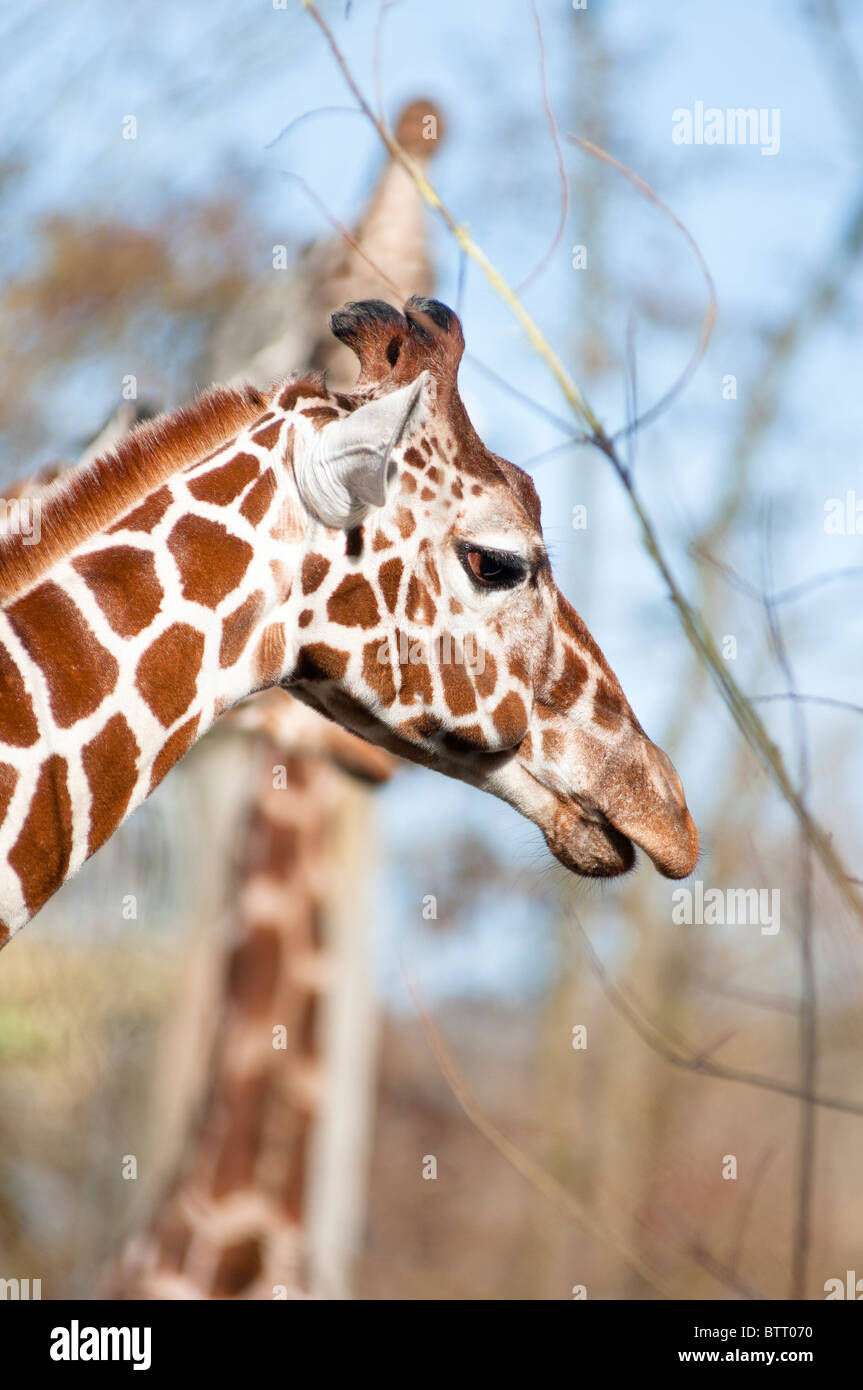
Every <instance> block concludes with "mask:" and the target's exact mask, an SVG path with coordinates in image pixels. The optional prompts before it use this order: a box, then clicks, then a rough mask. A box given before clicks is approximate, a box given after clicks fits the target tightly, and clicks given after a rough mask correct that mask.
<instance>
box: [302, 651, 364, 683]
mask: <svg viewBox="0 0 863 1390" xmlns="http://www.w3.org/2000/svg"><path fill="white" fill-rule="evenodd" d="M349 659H350V658H349V656H348V653H347V652H340V651H338V650H337V648H335V647H330V646H329V645H328V644H327V643H326V642H310V643H309V645H308V646H306V647H301V648H300V650H299V653H298V655H297V664H296V667H295V669H294V671H293V673H292V675H291V679H292V680H294V681H329V680H332V681H340V680H342V679H343V678H344V674H345V672H346V671H347V669H348V661H349Z"/></svg>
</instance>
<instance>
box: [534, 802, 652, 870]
mask: <svg viewBox="0 0 863 1390" xmlns="http://www.w3.org/2000/svg"><path fill="white" fill-rule="evenodd" d="M543 833H544V834H545V842H546V844H547V845H548V847H549V849H550V850H551V852H552V854H553V855H554V857H555V859H557V860H559V861H560V863H561V864H562V865H563V866H564V868H565V869H569V870H570V872H571V873H574V874H579V875H580V876H581V877H582V878H618V877H619V876H620V875H621V874H625V873H628V872H629V870H630V869H631V868H632V867H633V865H634V864H635V846H634V845H633V843H632V841H631V840H628V839H627V838H626V836H625V835H622V834H621V833H620V831H619V830H615V828H614V826H613V825H612V824H611V822H610V821H605V822H600V821H595V820H588V819H587V818H586V817H584V816H581V815H579V814H577V813H575V814H574V813H573V812H572V811H571V810H569V808H567V809H566V811H565V812H564V813H563V814H560V815H559V816H558V817H557V819H556V821H555V824H554V826H553V827H552V828H551V829H550V830H545V831H544V832H543Z"/></svg>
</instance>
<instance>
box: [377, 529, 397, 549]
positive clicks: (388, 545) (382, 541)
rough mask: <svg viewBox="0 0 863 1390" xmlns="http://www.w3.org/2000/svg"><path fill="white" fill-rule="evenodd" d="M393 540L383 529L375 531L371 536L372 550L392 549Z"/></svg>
mask: <svg viewBox="0 0 863 1390" xmlns="http://www.w3.org/2000/svg"><path fill="white" fill-rule="evenodd" d="M393 544H394V542H393V541H391V540H390V538H389V536H385V535H384V533H383V531H375V534H374V535H373V537H372V550H392V548H393Z"/></svg>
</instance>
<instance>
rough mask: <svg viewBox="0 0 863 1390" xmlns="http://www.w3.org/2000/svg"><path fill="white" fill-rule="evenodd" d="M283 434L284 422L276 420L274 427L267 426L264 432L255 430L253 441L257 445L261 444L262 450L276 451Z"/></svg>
mask: <svg viewBox="0 0 863 1390" xmlns="http://www.w3.org/2000/svg"><path fill="white" fill-rule="evenodd" d="M281 433H282V421H281V420H276V421H275V423H274V424H272V425H265V426H264V428H263V429H262V430H255V433H254V434H253V435H252V439H253V440H254V441H255V443H256V444H260V446H261V448H262V449H274V448H275V446H276V445H277V444H278V442H279V436H280V435H281Z"/></svg>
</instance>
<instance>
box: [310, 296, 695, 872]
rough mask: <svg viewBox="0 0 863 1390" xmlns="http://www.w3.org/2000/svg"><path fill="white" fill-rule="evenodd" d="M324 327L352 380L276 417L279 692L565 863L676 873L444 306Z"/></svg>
mask: <svg viewBox="0 0 863 1390" xmlns="http://www.w3.org/2000/svg"><path fill="white" fill-rule="evenodd" d="M332 327H333V331H334V333H335V334H336V336H337V337H338V338H340V339H341V340H342V341H343V342H344V343H346V344H347V345H348V346H350V347H351V348H352V349H353V350H354V352H355V353H356V355H357V356H358V358H359V361H360V375H359V378H358V380H357V383H356V387H355V389H354V392H353V393H352V394H351V395H344V394H338V395H336V394H335V393H329V392H327V391H326V390H325V388H323V387H322V388H321V390H320V394H321V399H320V400H319V401H305V400H303V401H300V402H298V404H299V405H300V406H301V407H303V409H301V410H298V411H296V412H295V413H294V414H293V415H292V417H291V418H292V419H293V421H294V438H293V467H294V476H295V479H296V482H297V487H298V490H299V494H300V499H301V501H302V503H303V505H304V508H305V510H306V512H307V514H308V519H309V520H308V526H307V527H306V530H305V539H304V542H303V558H302V566H301V575H300V579H301V584H300V586H299V587H301V589H302V597H300V598H299V599H298V600H297V601H298V604H299V606H300V607H299V612H298V636H299V640H300V643H301V645H300V648H299V653H298V657H297V662H296V665H295V667H294V668H293V670H292V671H291V673H290V675H289V677H288V679H287V681H286V684H287V685H288V687H289V688H290V689H291V691H292V692H293V693H295V694H296V695H298V696H299V697H300V698H301V699H303V700H305V701H306V702H307V703H309V704H311V705H313V706H314V707H315V708H317V709H319V710H321V711H322V712H323V713H325V714H328V715H329V716H330V717H331V718H334V719H336V720H338V722H339V723H341V724H344V725H346V726H347V727H348V728H350V729H353V730H354V731H356V732H357V733H359V734H361V735H363V736H364V737H366V738H367V739H370V740H371V741H372V742H374V743H377V744H379V745H381V746H383V747H385V748H387V749H389V750H390V751H392V752H395V753H398V754H401V755H402V756H403V757H406V758H409V759H411V760H412V761H415V762H419V763H423V764H425V765H427V766H430V767H433V768H435V769H437V770H438V771H441V772H444V773H446V774H447V775H449V776H452V777H457V778H460V779H462V780H463V781H466V782H469V783H471V784H473V785H474V786H477V787H481V788H483V789H485V790H487V791H490V792H492V793H493V794H494V795H496V796H499V797H501V798H502V799H503V800H505V801H507V802H509V803H510V804H511V805H513V806H514V807H515V808H516V809H518V810H519V811H521V812H522V813H523V814H524V815H525V816H527V817H528V818H529V819H530V820H532V821H534V822H535V823H536V824H537V825H538V826H539V827H540V829H541V830H542V832H543V833H544V835H545V838H546V841H547V843H548V846H549V848H550V849H551V850H552V852H553V853H554V854H555V855H556V857H557V858H558V859H559V860H560V861H561V862H562V863H563V864H564V865H565V866H566V867H567V868H569V869H572V870H574V871H575V872H576V873H579V874H583V875H586V876H593V877H607V876H611V875H615V874H619V873H622V872H624V871H625V870H627V869H628V868H630V867H631V865H632V863H633V861H634V849H633V845H638V846H640V847H642V848H643V849H644V850H645V852H646V853H647V854H648V855H649V857H650V858H651V859H652V860H653V862H654V864H655V865H656V867H657V868H658V869H659V870H660V872H661V873H663V874H665V875H666V876H668V877H670V878H679V877H683V876H685V875H687V874H689V873H690V872H691V871H692V869H693V868H694V866H695V862H696V858H697V853H698V835H697V832H696V829H695V826H694V824H693V822H692V819H691V817H690V815H689V812H688V810H687V807H686V801H685V799H684V795H683V790H682V787H681V784H680V781H679V779H678V777H677V774H676V773H675V771H674V768H673V767H672V765H671V762H670V761H669V759H668V758H667V756H666V755H665V754H664V753H663V752H662V751H661V750H660V749H659V748H658V747H656V745H655V744H653V743H652V742H651V741H650V739H649V738H648V737H647V735H646V734H645V732H644V730H643V729H642V727H641V725H640V724H639V722H638V720H637V719H636V717H635V715H634V714H633V712H632V710H631V709H630V707H629V704H628V703H627V700H626V698H625V696H624V694H623V691H622V690H621V688H620V685H619V683H618V681H617V679H616V677H615V676H614V674H613V672H612V671H611V669H610V667H609V665H608V663H607V661H606V660H605V657H604V656H603V654H602V652H601V651H600V649H599V647H598V646H597V644H596V642H595V641H594V639H593V638H592V636H591V635H590V633H589V632H588V630H587V628H586V627H585V625H584V623H583V622H582V620H581V618H580V617H579V615H578V614H577V613H576V612H575V610H574V609H573V608H572V607H571V606H570V604H569V603H568V602H567V600H566V599H565V598H564V597H563V596H562V594H561V593H560V591H559V590H558V588H557V585H556V584H555V582H554V578H553V575H552V571H551V565H550V563H549V560H548V556H547V553H546V550H545V546H544V543H543V537H542V529H541V525H540V506H539V499H538V497H537V493H536V490H535V488H534V486H533V483H532V482H531V480H530V478H529V477H528V476H527V474H526V473H524V472H523V471H522V470H521V469H519V468H517V467H516V466H515V465H514V464H512V463H509V462H507V461H506V460H505V459H503V458H500V457H498V456H497V455H495V454H493V453H491V452H490V451H489V450H488V449H487V448H486V447H485V445H484V444H483V443H482V442H481V440H480V439H479V437H478V436H477V434H476V432H475V431H474V429H473V427H472V425H471V423H470V420H469V419H468V416H467V413H466V411H465V408H464V406H463V404H462V401H461V398H460V396H459V391H458V385H457V372H458V364H459V360H460V358H461V355H462V351H463V348H464V340H463V337H462V331H461V325H460V323H459V321H458V319H457V317H456V316H455V314H453V313H452V311H451V310H449V309H448V308H446V306H445V305H443V304H440V303H438V302H437V301H435V300H429V299H412V300H409V301H408V303H407V304H406V305H405V310H404V314H401V313H399V312H397V311H396V310H395V309H393V308H392V307H391V306H390V305H388V304H385V303H383V302H380V301H376V300H375V301H369V302H366V303H362V304H350V305H348V306H346V307H345V308H344V309H342V310H340V311H339V312H338V313H336V314H335V315H334V316H333V319H332Z"/></svg>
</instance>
